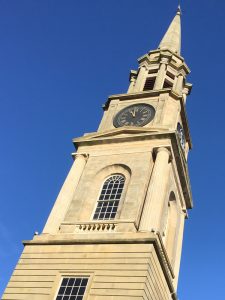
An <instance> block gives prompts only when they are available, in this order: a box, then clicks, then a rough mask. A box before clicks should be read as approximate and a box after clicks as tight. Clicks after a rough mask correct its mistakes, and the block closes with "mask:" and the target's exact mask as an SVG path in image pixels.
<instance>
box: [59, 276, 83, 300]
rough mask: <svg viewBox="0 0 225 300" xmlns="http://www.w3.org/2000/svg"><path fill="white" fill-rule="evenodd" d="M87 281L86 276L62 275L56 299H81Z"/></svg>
mask: <svg viewBox="0 0 225 300" xmlns="http://www.w3.org/2000/svg"><path fill="white" fill-rule="evenodd" d="M87 283H88V278H87V277H64V278H63V280H62V283H61V286H60V288H59V291H58V295H57V297H56V300H82V299H83V297H84V293H85V290H86V287H87Z"/></svg>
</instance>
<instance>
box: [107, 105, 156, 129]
mask: <svg viewBox="0 0 225 300" xmlns="http://www.w3.org/2000/svg"><path fill="white" fill-rule="evenodd" d="M154 116H155V109H154V107H153V106H151V105H149V104H145V103H140V104H134V105H130V106H128V107H125V108H124V109H122V110H121V111H120V112H118V114H117V115H116V116H115V118H114V120H113V125H114V126H115V127H122V126H144V125H146V124H148V123H149V122H151V121H152V120H153V118H154Z"/></svg>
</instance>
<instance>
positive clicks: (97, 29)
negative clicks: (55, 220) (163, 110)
mask: <svg viewBox="0 0 225 300" xmlns="http://www.w3.org/2000/svg"><path fill="white" fill-rule="evenodd" d="M182 6H183V16H182V34H183V36H182V55H183V56H184V57H185V59H186V62H187V64H188V65H189V67H190V68H191V70H192V73H191V75H190V76H189V82H191V83H193V91H192V94H191V96H190V97H189V99H188V101H187V111H188V117H189V124H190V128H191V135H192V139H193V145H194V147H193V151H192V152H191V153H190V156H189V171H190V177H191V183H192V191H193V198H194V204H195V207H194V209H193V210H192V211H190V212H189V219H188V220H187V221H186V227H185V234H184V246H183V255H182V263H181V272H180V280H179V290H178V295H179V299H182V300H190V299H191V300H199V299H204V300H208V299H210V300H211V299H217V298H218V299H222V297H223V295H224V294H225V285H224V278H225V238H224V236H225V234H224V228H225V218H224V213H225V190H224V186H225V118H224V111H225V96H224V95H223V88H224V78H225V75H224V72H225V71H224V70H225V60H224V47H225V40H224V36H225V21H224V20H225V2H224V1H221V0H220V1H218V0H217V1H213V0H205V1H203V0H198V1H194V0H189V1H183V4H182ZM176 7H177V1H175V0H170V1H168V0H161V1H158V2H157V1H150V0H138V1H135V0H129V1H128V0H120V1H119V0H114V1H112V0H107V1H104V0H95V1H93V0H88V1H87V0H86V1H84V0H82V1H78V0H76V1H74V0H67V1H62V0H61V1H59V0H54V1H53V0H51V1H50V0H20V1H17V0H1V1H0V136H1V147H0V166H1V167H0V182H1V184H0V195H1V210H0V241H1V242H0V294H1V292H2V291H3V289H4V287H5V285H6V282H7V281H8V279H9V277H10V275H11V273H12V270H13V268H14V266H15V264H16V262H17V260H18V258H19V255H20V253H21V251H22V249H23V247H22V243H21V241H22V240H24V239H32V236H33V233H34V231H39V232H41V230H42V228H43V226H44V223H45V221H46V219H47V216H48V214H49V212H50V210H51V207H52V205H53V203H54V200H55V198H56V196H57V193H58V192H59V189H60V187H61V185H62V183H63V181H64V179H65V177H66V174H67V172H68V170H69V168H70V166H71V163H72V159H71V157H70V153H71V152H73V145H72V142H71V140H72V138H73V137H77V136H81V135H83V133H84V132H93V131H95V130H96V129H97V127H98V123H99V121H100V119H101V116H102V110H101V105H102V104H103V103H104V102H105V101H106V99H107V96H108V95H110V94H114V93H115V94H117V93H122V92H126V90H127V87H128V76H129V70H130V69H135V68H137V58H138V57H140V56H141V55H143V54H145V53H146V52H147V51H148V50H150V49H155V48H157V46H158V43H159V41H160V39H161V37H162V35H163V34H164V32H165V30H166V29H167V26H168V25H169V23H170V21H171V19H172V18H173V16H174V14H175V11H176Z"/></svg>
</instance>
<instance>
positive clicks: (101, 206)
mask: <svg viewBox="0 0 225 300" xmlns="http://www.w3.org/2000/svg"><path fill="white" fill-rule="evenodd" d="M124 183H125V177H124V176H123V175H121V174H114V175H111V176H110V177H109V178H107V179H106V180H105V182H104V184H103V186H102V189H101V193H100V196H99V198H98V201H97V206H96V209H95V213H94V216H93V219H94V220H112V219H115V217H116V213H117V210H118V207H119V203H120V199H121V196H122V192H123V188H124Z"/></svg>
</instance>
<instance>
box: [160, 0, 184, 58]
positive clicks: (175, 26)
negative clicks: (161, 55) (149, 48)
mask: <svg viewBox="0 0 225 300" xmlns="http://www.w3.org/2000/svg"><path fill="white" fill-rule="evenodd" d="M158 48H159V49H162V50H165V49H168V50H170V51H172V52H174V53H177V54H180V50H181V8H180V5H179V6H178V9H177V13H176V16H175V17H174V19H173V21H172V22H171V24H170V26H169V28H168V30H167V32H166V34H165V35H164V37H163V39H162V40H161V42H160V44H159V47H158Z"/></svg>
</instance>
